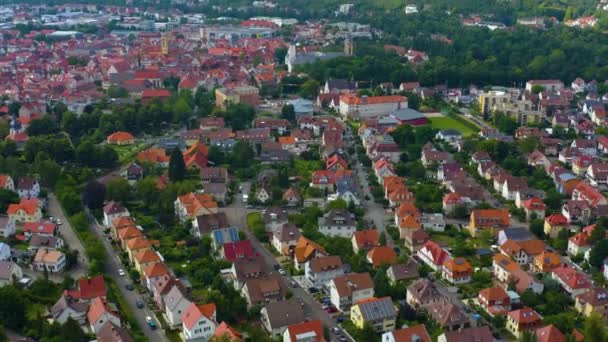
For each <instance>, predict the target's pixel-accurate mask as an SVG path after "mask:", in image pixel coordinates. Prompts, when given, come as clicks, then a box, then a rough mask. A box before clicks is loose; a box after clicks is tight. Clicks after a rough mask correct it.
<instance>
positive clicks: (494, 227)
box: [469, 209, 511, 236]
mask: <svg viewBox="0 0 608 342" xmlns="http://www.w3.org/2000/svg"><path fill="white" fill-rule="evenodd" d="M510 224H511V218H510V215H509V211H508V210H507V209H475V210H473V211H472V212H471V218H470V222H469V230H470V232H471V235H472V236H477V234H478V233H479V232H481V231H482V230H489V231H490V232H492V234H493V235H496V234H497V233H498V230H500V229H506V228H509V225H510Z"/></svg>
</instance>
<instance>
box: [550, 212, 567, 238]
mask: <svg viewBox="0 0 608 342" xmlns="http://www.w3.org/2000/svg"><path fill="white" fill-rule="evenodd" d="M567 227H568V219H567V218H566V217H565V216H564V215H562V214H560V213H556V214H551V215H549V216H547V217H546V218H545V224H544V232H545V235H547V236H549V237H551V238H556V237H557V236H558V235H559V232H560V231H562V230H563V229H566V228H567Z"/></svg>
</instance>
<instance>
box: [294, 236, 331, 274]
mask: <svg viewBox="0 0 608 342" xmlns="http://www.w3.org/2000/svg"><path fill="white" fill-rule="evenodd" d="M325 255H328V254H327V252H326V251H325V249H324V248H323V247H321V245H319V244H318V243H316V242H314V241H311V240H309V239H307V238H305V237H304V236H301V237H300V238H299V239H298V242H297V243H296V247H295V248H294V252H293V263H294V266H295V268H296V269H298V270H299V269H301V267H302V266H303V265H304V264H305V263H306V262H308V261H310V260H312V259H313V258H318V257H321V256H325Z"/></svg>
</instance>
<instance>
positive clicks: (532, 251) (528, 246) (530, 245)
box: [499, 239, 547, 265]
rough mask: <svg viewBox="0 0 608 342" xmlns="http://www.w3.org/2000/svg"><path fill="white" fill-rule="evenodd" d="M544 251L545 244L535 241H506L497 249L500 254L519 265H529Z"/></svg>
mask: <svg viewBox="0 0 608 342" xmlns="http://www.w3.org/2000/svg"><path fill="white" fill-rule="evenodd" d="M546 249H547V246H546V245H545V243H544V242H543V241H541V240H537V239H532V240H525V241H515V240H507V241H506V242H505V243H503V244H502V245H500V247H499V250H500V252H501V253H502V254H504V255H506V256H508V257H510V258H511V259H513V260H515V262H517V263H518V264H519V265H528V264H531V263H532V262H533V261H534V258H535V257H536V256H537V255H540V254H541V253H542V252H544V251H545V250H546Z"/></svg>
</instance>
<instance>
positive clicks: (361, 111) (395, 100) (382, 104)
mask: <svg viewBox="0 0 608 342" xmlns="http://www.w3.org/2000/svg"><path fill="white" fill-rule="evenodd" d="M402 108H403V109H405V108H407V98H406V97H404V96H399V95H389V96H365V95H364V96H357V95H354V94H342V95H340V105H339V107H338V112H339V113H340V114H341V115H342V116H343V117H345V118H347V117H348V118H358V119H365V118H373V117H379V116H383V115H388V114H391V113H392V112H394V111H397V110H399V109H402Z"/></svg>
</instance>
